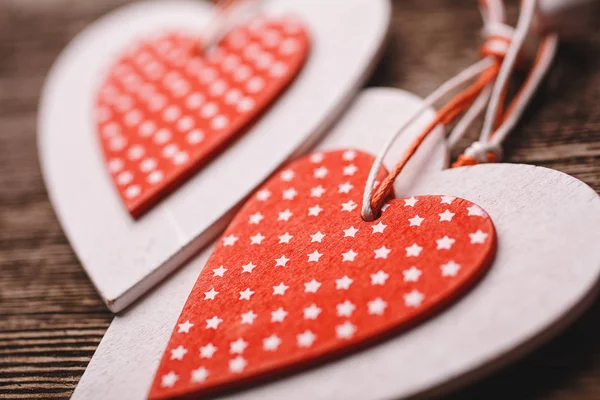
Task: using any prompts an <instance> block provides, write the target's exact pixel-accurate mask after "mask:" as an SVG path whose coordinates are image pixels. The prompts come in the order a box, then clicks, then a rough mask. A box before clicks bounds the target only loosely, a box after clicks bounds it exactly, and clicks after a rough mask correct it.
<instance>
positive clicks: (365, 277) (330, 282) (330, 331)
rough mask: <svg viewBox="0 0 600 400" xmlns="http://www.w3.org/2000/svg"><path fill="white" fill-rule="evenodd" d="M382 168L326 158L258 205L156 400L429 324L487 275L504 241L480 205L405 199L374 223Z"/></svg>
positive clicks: (173, 345)
mask: <svg viewBox="0 0 600 400" xmlns="http://www.w3.org/2000/svg"><path fill="white" fill-rule="evenodd" d="M373 161H374V158H373V157H372V156H371V155H369V154H366V153H363V152H360V151H354V150H340V151H331V152H325V153H316V154H313V155H311V156H309V157H306V158H303V159H301V160H299V161H296V162H294V163H292V164H290V165H289V166H288V167H287V168H286V169H285V170H283V171H282V172H281V173H279V174H278V175H276V176H274V177H273V178H272V179H271V180H270V181H268V182H267V183H266V184H265V185H264V186H263V187H262V188H261V189H260V190H259V191H258V192H257V193H256V195H255V196H254V197H253V198H252V199H251V200H249V201H248V202H247V203H246V205H245V206H244V207H243V208H242V210H241V211H240V213H239V214H238V215H237V216H236V218H235V219H234V220H233V222H232V223H231V225H230V226H229V228H228V229H227V231H226V232H225V233H224V235H223V237H222V238H221V240H220V242H219V244H218V245H217V247H216V248H215V250H214V252H213V253H212V255H211V257H210V259H209V260H208V262H207V264H206V266H205V267H204V269H203V271H202V273H201V275H200V277H199V278H198V281H197V282H196V285H195V287H194V289H193V290H192V293H191V294H190V297H189V298H188V300H187V303H186V304H185V307H184V309H183V311H182V313H181V316H180V317H179V320H178V322H177V325H176V327H175V329H174V331H173V333H172V336H171V339H170V341H169V343H168V345H167V348H166V351H165V353H164V355H163V358H162V361H161V363H160V366H159V368H158V371H157V372H156V376H155V379H154V382H153V384H152V389H151V392H150V395H149V397H150V398H152V399H162V398H171V397H174V396H183V395H190V394H194V395H198V394H202V393H206V392H207V391H211V390H215V389H217V388H220V387H226V386H231V385H232V384H235V383H239V382H240V381H250V380H253V379H256V378H259V377H264V376H267V375H273V374H275V373H277V372H281V371H284V370H290V369H293V368H294V367H297V366H299V365H305V364H307V363H311V362H314V361H316V360H319V359H323V358H326V357H327V356H331V355H336V354H340V353H343V352H346V351H348V350H350V349H352V348H353V347H355V346H356V345H359V344H364V343H365V342H370V341H374V340H377V339H379V338H381V336H382V335H384V334H389V333H393V332H396V331H398V330H399V329H402V328H405V327H407V326H409V325H410V324H413V323H416V322H418V321H419V320H421V319H422V318H425V317H427V316H429V315H430V314H431V313H432V312H435V311H436V310H439V309H440V308H441V307H443V306H445V305H447V304H448V303H449V302H450V301H452V300H453V299H455V298H456V297H457V296H459V295H460V294H462V293H463V292H464V291H465V289H466V288H468V287H469V286H470V285H471V284H473V283H474V282H475V281H476V280H477V279H478V278H479V277H481V276H482V274H483V273H484V272H485V271H486V270H487V268H488V267H489V266H490V264H491V262H492V260H493V258H494V255H495V250H496V236H495V230H494V225H493V223H492V221H491V219H490V218H489V216H488V215H487V213H486V212H485V211H483V210H482V209H481V208H480V207H479V206H477V205H475V204H473V203H471V202H469V201H467V200H464V199H460V198H455V197H450V196H420V197H411V198H404V199H392V200H390V201H389V202H388V203H387V205H386V206H385V207H384V211H383V213H382V215H381V217H380V218H379V219H378V220H377V221H375V222H365V221H363V220H362V218H361V216H360V210H359V203H360V199H361V197H362V192H363V189H364V182H365V181H366V178H367V175H368V171H369V169H370V167H371V165H372V163H373ZM381 174H382V175H381V176H383V171H382V172H381Z"/></svg>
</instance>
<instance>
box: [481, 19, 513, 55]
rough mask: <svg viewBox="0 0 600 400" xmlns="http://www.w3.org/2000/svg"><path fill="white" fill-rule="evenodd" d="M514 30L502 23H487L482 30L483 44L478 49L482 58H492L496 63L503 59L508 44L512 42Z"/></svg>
mask: <svg viewBox="0 0 600 400" xmlns="http://www.w3.org/2000/svg"><path fill="white" fill-rule="evenodd" d="M514 31H515V29H514V28H513V27H512V26H509V25H507V24H505V23H502V22H488V23H487V24H486V26H485V27H484V28H483V37H484V39H485V42H484V43H483V45H481V47H480V50H479V51H480V53H481V54H482V55H483V56H486V57H487V56H493V57H496V58H498V61H501V60H502V59H504V56H506V53H507V52H508V48H509V47H510V43H511V42H512V39H513V36H514Z"/></svg>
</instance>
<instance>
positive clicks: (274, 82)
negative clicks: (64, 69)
mask: <svg viewBox="0 0 600 400" xmlns="http://www.w3.org/2000/svg"><path fill="white" fill-rule="evenodd" d="M308 51H309V38H308V34H307V32H306V30H305V29H304V28H303V26H302V25H301V24H300V23H299V22H298V21H296V20H294V19H290V18H287V19H281V20H275V19H273V20H263V19H257V20H256V21H254V22H252V23H250V24H247V25H242V26H240V27H238V28H236V29H235V30H233V31H232V32H230V33H229V34H228V35H227V36H226V37H225V38H224V39H223V40H222V41H221V43H219V44H218V45H217V46H215V47H214V48H213V49H211V50H209V51H208V52H206V53H201V52H200V50H199V39H198V37H196V36H187V35H182V34H168V35H164V36H161V37H158V38H155V39H151V40H147V41H143V42H141V43H140V44H139V45H137V46H135V47H134V48H133V49H132V50H130V51H128V52H127V53H126V54H125V55H123V56H122V57H121V58H120V59H119V60H118V62H117V63H116V64H115V65H114V66H113V67H112V68H111V69H110V71H109V72H108V77H107V79H106V80H105V82H104V83H103V85H102V86H101V88H100V94H99V96H98V100H97V106H96V120H97V125H98V136H99V138H100V143H101V145H102V149H103V151H104V157H105V160H106V163H107V165H108V169H109V172H110V174H111V177H112V179H113V182H114V184H115V186H116V188H117V190H118V192H119V194H120V196H121V199H122V200H123V202H124V204H125V206H126V207H127V209H128V211H129V212H130V213H131V215H132V216H134V217H138V216H140V215H141V214H142V213H144V212H145V211H147V210H148V209H149V208H150V207H151V206H152V205H153V204H154V203H156V202H157V201H158V200H159V199H160V198H161V197H162V196H164V195H166V194H168V193H169V192H170V191H171V190H173V188H174V187H175V186H177V185H178V184H180V183H182V182H183V181H184V180H185V179H186V178H187V177H189V176H190V175H191V174H193V173H194V172H195V171H196V170H197V169H198V168H199V167H201V166H202V165H203V164H204V163H206V162H208V161H209V159H210V158H211V157H213V156H214V155H215V154H216V152H218V151H219V150H220V149H222V148H223V147H224V146H226V145H227V143H228V142H229V141H230V140H232V139H233V138H234V137H235V135H236V134H238V133H240V132H241V131H242V130H244V128H246V127H248V126H249V124H250V123H251V122H252V121H253V120H254V119H256V117H257V116H258V115H259V114H260V113H261V112H263V111H265V110H266V108H267V107H268V106H269V105H270V104H271V103H272V102H273V101H274V99H275V98H276V97H277V95H278V94H280V93H281V92H282V91H283V90H284V89H285V87H286V86H287V85H289V84H290V82H291V81H292V80H293V79H294V77H295V76H296V75H297V74H298V72H299V71H300V69H301V67H302V65H303V64H304V61H305V60H306V57H307V55H308Z"/></svg>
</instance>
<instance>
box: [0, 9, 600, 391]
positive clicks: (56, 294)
mask: <svg viewBox="0 0 600 400" xmlns="http://www.w3.org/2000/svg"><path fill="white" fill-rule="evenodd" d="M124 3H125V1H124V0H101V1H100V0H77V1H76V0H45V1H42V0H0V268H1V270H0V398H6V399H22V398H43V399H49V398H68V397H69V395H70V393H71V392H72V390H73V388H74V387H75V385H76V384H77V381H78V379H79V377H80V376H81V374H82V372H83V370H84V369H85V366H86V365H87V362H88V361H89V359H90V357H91V356H92V354H93V352H94V349H95V347H96V345H97V344H98V343H99V341H100V340H101V338H102V335H103V333H104V331H105V329H106V328H107V326H108V324H109V323H110V320H111V314H110V312H109V311H108V310H107V309H106V308H105V307H104V305H103V304H102V302H101V300H100V299H99V297H98V296H97V294H96V293H95V291H94V289H93V287H92V286H91V284H90V283H89V281H88V280H87V277H86V276H85V274H84V272H83V270H82V268H81V266H80V264H79V262H78V260H77V259H76V257H75V256H74V254H73V252H72V250H71V248H70V246H69V244H68V242H67V241H66V239H65V237H64V235H63V233H62V231H61V228H60V226H59V224H58V222H57V220H56V217H55V216H54V213H53V211H52V208H51V206H50V203H49V202H48V198H47V194H46V191H45V188H44V185H43V182H42V178H41V173H40V170H39V163H38V160H37V154H36V143H35V141H36V136H35V134H36V132H35V123H36V108H37V101H38V95H39V91H40V89H41V85H42V84H43V80H44V76H45V74H46V73H47V71H48V69H49V67H50V66H51V64H52V62H53V60H54V59H55V57H56V56H57V55H58V53H59V52H60V50H61V49H62V48H63V47H64V46H65V45H66V44H67V43H68V41H69V40H70V39H72V38H73V37H74V35H76V34H77V32H79V31H80V30H81V29H83V28H84V27H85V26H86V25H87V24H89V23H90V22H91V21H93V20H94V19H95V18H97V17H98V16H100V15H102V14H103V13H106V12H107V11H109V10H111V9H113V8H115V7H117V6H119V5H122V4H124ZM512 3H514V4H517V2H511V4H512ZM341 4H343V2H342V3H341ZM514 15H515V10H514V6H513V7H512V8H511V17H514ZM480 26H481V22H480V17H479V13H478V11H477V9H476V8H475V6H474V2H473V1H469V0H460V1H459V0H451V1H450V0H429V1H426V2H424V1H419V0H405V1H397V2H395V4H394V17H393V22H392V27H391V29H392V32H391V35H390V43H389V44H388V46H387V50H386V53H385V55H384V59H383V60H382V63H381V65H380V67H379V68H378V69H377V71H376V74H375V76H374V77H373V78H372V80H371V82H370V84H371V85H385V86H396V87H401V88H404V89H408V90H410V91H413V92H414V93H417V94H419V95H421V96H425V95H427V94H428V93H429V92H430V91H431V90H433V89H434V88H435V87H436V86H437V85H439V84H440V83H441V82H442V81H443V80H444V79H446V78H447V77H449V76H450V75H452V74H454V73H456V72H458V71H459V70H460V69H461V68H462V67H464V66H465V65H467V64H468V63H470V62H472V61H474V60H475V59H476V58H477V45H478V44H479V43H480V40H479V37H478V35H477V34H476V33H477V32H478V30H479V28H480ZM595 26H596V27H597V26H600V24H598V22H596V24H595ZM599 102H600V31H599V30H598V29H595V30H592V31H590V32H589V34H588V35H586V36H585V37H582V38H579V39H577V40H573V41H570V42H567V43H563V45H562V46H561V48H560V51H559V56H558V61H557V64H556V65H555V67H554V69H553V71H552V74H551V76H550V78H549V79H548V81H547V84H546V85H545V87H544V89H543V90H542V91H541V92H540V93H539V94H538V95H537V96H536V99H535V102H534V104H533V105H532V107H530V108H529V110H528V112H527V114H526V116H525V118H524V120H523V122H522V123H521V124H520V126H519V127H518V129H517V131H516V132H515V134H514V135H513V136H512V137H511V138H510V140H509V142H508V145H507V148H506V160H507V161H509V162H524V163H534V164H539V165H543V166H546V167H550V168H555V169H558V170H561V171H564V172H566V173H569V174H571V175H574V176H575V177H577V178H579V179H581V180H583V181H584V182H586V183H588V184H589V185H590V186H592V187H593V188H594V189H595V190H597V191H599V190H600V105H598V104H599ZM598 321H600V303H598V302H597V303H596V304H595V305H594V306H593V307H592V308H591V309H590V310H589V311H588V312H587V313H586V314H585V315H584V316H583V318H581V319H580V320H579V321H578V322H576V323H575V324H574V325H573V326H572V327H571V328H570V329H569V330H568V331H567V332H566V333H564V334H563V335H561V336H560V337H559V338H557V339H555V340H553V341H552V342H551V343H550V344H548V345H546V346H544V347H543V348H542V349H540V350H538V351H536V352H534V353H533V354H531V355H530V356H528V357H526V358H525V359H523V360H522V361H520V362H519V363H517V364H515V365H513V366H511V367H509V368H506V369H504V370H503V371H501V372H500V373H498V374H496V375H494V376H492V377H490V378H488V379H486V380H484V381H482V382H481V383H479V384H476V385H475V386H472V387H469V388H466V389H464V390H462V391H461V392H458V393H455V394H454V395H452V396H450V397H448V400H455V399H456V400H458V399H461V400H462V399H480V398H485V399H505V398H519V399H551V400H559V399H560V400H562V399H597V398H600V341H598V340H597V338H598V337H600V322H598Z"/></svg>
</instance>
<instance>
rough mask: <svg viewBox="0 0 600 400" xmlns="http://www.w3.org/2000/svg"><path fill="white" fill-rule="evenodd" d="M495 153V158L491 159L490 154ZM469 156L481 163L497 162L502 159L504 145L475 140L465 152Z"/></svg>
mask: <svg viewBox="0 0 600 400" xmlns="http://www.w3.org/2000/svg"><path fill="white" fill-rule="evenodd" d="M489 153H491V154H493V155H494V157H495V160H490V159H489V157H488V154H489ZM464 154H465V155H466V156H467V157H471V158H473V159H475V160H477V162H479V163H481V164H486V163H489V162H495V161H499V160H501V159H502V155H503V151H502V146H500V145H499V144H494V143H482V142H480V141H477V142H473V143H472V144H471V145H470V146H469V147H468V148H467V149H466V150H465V152H464Z"/></svg>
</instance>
